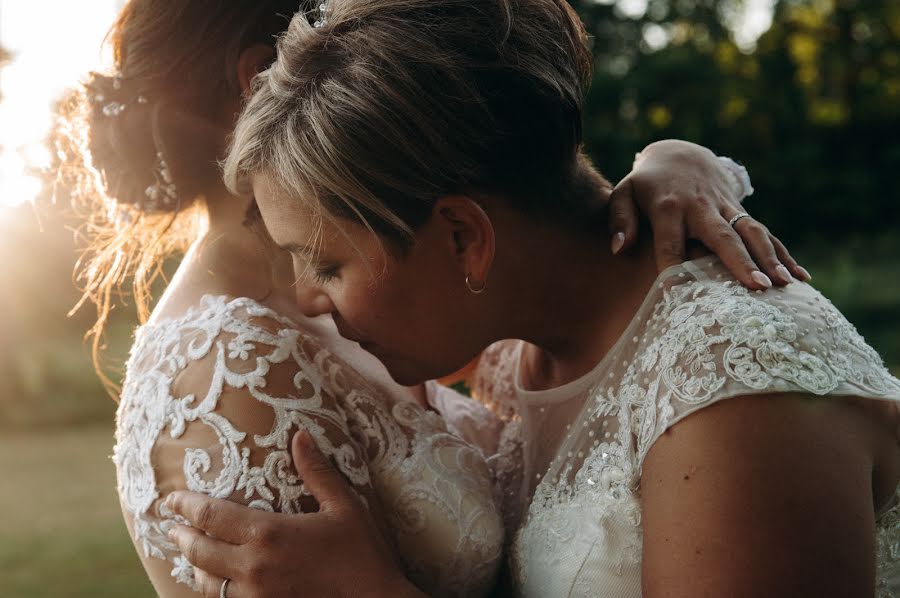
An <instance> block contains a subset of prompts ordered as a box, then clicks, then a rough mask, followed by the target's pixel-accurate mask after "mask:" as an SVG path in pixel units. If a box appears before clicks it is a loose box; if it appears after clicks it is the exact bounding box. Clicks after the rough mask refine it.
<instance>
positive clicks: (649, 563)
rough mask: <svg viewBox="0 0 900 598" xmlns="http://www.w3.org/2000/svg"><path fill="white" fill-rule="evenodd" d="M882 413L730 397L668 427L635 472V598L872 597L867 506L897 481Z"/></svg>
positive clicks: (822, 401)
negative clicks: (638, 567)
mask: <svg viewBox="0 0 900 598" xmlns="http://www.w3.org/2000/svg"><path fill="white" fill-rule="evenodd" d="M884 406H888V407H894V405H892V404H891V403H885V402H882V403H878V402H875V401H863V400H859V399H840V398H822V397H811V396H806V395H802V394H785V395H777V394H772V395H762V396H753V397H739V398H735V399H730V400H727V401H722V402H720V403H718V404H716V405H713V406H711V407H708V408H706V409H703V410H700V411H698V412H696V413H694V414H693V415H691V416H689V417H687V418H685V419H684V420H683V421H681V422H679V423H678V424H676V425H674V426H673V427H672V428H670V429H669V430H668V431H667V432H666V433H665V434H663V435H662V436H661V437H660V438H659V439H658V440H657V441H656V443H655V444H654V445H653V447H652V448H651V449H650V452H649V453H648V455H647V457H646V459H645V460H644V464H643V473H642V481H641V491H642V498H643V508H644V520H643V523H644V560H643V585H644V596H648V597H656V596H667V597H668V596H685V597H686V596H699V595H710V596H763V595H764V596H771V597H780V596H785V597H787V596H800V595H804V596H822V597H827V596H866V595H871V594H872V592H873V591H874V590H873V583H874V575H873V571H874V562H875V548H874V535H875V515H874V513H875V509H874V507H873V504H877V502H878V501H879V500H884V499H885V497H884V496H876V494H879V493H883V492H884V488H889V487H890V488H895V487H896V485H897V481H898V477H900V468H898V455H897V450H898V449H897V441H896V422H894V425H893V427H892V426H891V425H890V423H889V422H888V423H886V422H885V420H884V417H879V414H881V415H883V414H885V413H896V409H886V408H885V407H884ZM891 484H892V485H893V486H891Z"/></svg>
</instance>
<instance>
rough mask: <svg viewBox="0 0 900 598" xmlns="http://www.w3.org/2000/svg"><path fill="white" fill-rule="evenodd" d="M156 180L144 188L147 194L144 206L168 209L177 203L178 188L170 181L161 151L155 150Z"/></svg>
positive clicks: (154, 208)
mask: <svg viewBox="0 0 900 598" xmlns="http://www.w3.org/2000/svg"><path fill="white" fill-rule="evenodd" d="M154 174H155V176H156V182H155V183H154V184H152V185H150V186H149V187H147V188H146V189H145V190H144V195H146V196H147V202H146V203H145V207H147V208H148V209H150V210H158V209H160V208H163V209H168V208H172V207H174V206H175V205H177V204H178V189H177V188H176V187H175V183H174V182H173V181H172V173H171V172H170V171H169V165H168V164H167V163H166V159H165V158H163V155H162V152H160V151H157V152H156V171H155V172H154Z"/></svg>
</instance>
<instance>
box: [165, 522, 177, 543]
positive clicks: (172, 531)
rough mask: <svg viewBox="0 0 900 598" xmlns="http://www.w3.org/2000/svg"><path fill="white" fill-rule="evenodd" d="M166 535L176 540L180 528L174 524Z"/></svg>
mask: <svg viewBox="0 0 900 598" xmlns="http://www.w3.org/2000/svg"><path fill="white" fill-rule="evenodd" d="M166 535H167V536H169V539H170V540H172V541H173V542H174V541H175V537H176V536H177V535H178V529H177V527H176V526H174V525H173V526H172V527H170V528H169V531H167V532H166Z"/></svg>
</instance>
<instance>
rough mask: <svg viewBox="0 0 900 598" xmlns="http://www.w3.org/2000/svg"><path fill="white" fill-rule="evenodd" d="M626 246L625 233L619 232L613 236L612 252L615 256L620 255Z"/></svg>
mask: <svg viewBox="0 0 900 598" xmlns="http://www.w3.org/2000/svg"><path fill="white" fill-rule="evenodd" d="M624 246H625V233H622V232H619V233H616V234H615V235H613V238H612V252H613V255H618V254H619V252H620V251H622V247H624Z"/></svg>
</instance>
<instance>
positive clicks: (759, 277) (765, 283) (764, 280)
mask: <svg viewBox="0 0 900 598" xmlns="http://www.w3.org/2000/svg"><path fill="white" fill-rule="evenodd" d="M750 278H752V279H753V282H755V283H756V284H758V285H759V286H761V287H763V288H766V289H771V288H772V280H771V279H770V278H769V277H768V276H766V275H765V274H763V273H762V272H760V271H759V270H754V271H753V273H752V274H750Z"/></svg>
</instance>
